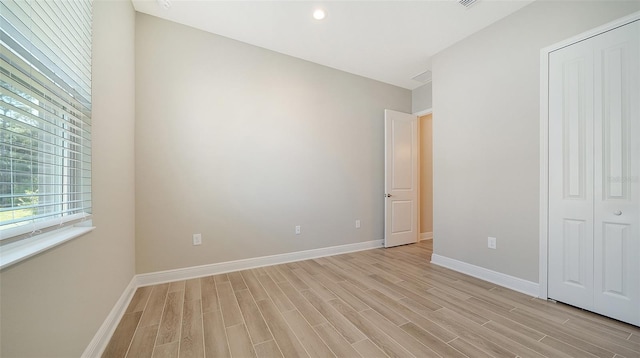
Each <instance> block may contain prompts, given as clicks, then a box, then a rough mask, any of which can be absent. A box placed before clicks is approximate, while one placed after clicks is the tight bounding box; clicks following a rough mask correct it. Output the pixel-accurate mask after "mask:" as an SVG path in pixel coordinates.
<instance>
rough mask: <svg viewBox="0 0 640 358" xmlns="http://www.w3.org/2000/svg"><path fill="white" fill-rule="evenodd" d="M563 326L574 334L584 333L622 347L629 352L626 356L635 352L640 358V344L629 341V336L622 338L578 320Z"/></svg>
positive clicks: (569, 321) (602, 328) (570, 320)
mask: <svg viewBox="0 0 640 358" xmlns="http://www.w3.org/2000/svg"><path fill="white" fill-rule="evenodd" d="M563 325H564V326H565V327H567V328H568V329H570V330H572V331H574V332H575V331H582V332H584V334H585V335H587V336H588V337H597V338H598V339H599V340H604V341H606V342H607V343H610V344H614V345H618V346H622V347H624V348H626V349H628V350H629V351H628V353H625V354H632V353H634V352H635V354H636V355H637V356H638V357H640V343H637V342H633V341H630V340H628V339H627V338H628V336H627V337H626V338H621V337H620V336H619V335H617V334H612V333H610V332H611V331H610V330H608V329H606V328H604V327H601V326H600V327H599V326H597V325H592V324H587V322H584V321H582V322H579V321H578V320H576V319H569V320H568V321H567V322H565V323H564V324H563ZM614 352H616V351H614ZM620 354H622V353H620Z"/></svg>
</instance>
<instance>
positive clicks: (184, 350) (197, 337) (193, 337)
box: [179, 280, 204, 358]
mask: <svg viewBox="0 0 640 358" xmlns="http://www.w3.org/2000/svg"><path fill="white" fill-rule="evenodd" d="M196 281H197V282H198V283H199V282H200V280H196ZM188 287H189V281H187V290H188ZM198 287H199V285H198ZM194 294H195V293H194ZM187 296H190V295H187V294H186V292H185V297H187ZM198 297H199V290H198ZM179 355H180V357H181V358H186V357H189V358H191V357H193V358H196V357H204V332H203V330H202V301H200V299H197V300H185V301H184V308H183V312H182V331H181V333H180V352H179Z"/></svg>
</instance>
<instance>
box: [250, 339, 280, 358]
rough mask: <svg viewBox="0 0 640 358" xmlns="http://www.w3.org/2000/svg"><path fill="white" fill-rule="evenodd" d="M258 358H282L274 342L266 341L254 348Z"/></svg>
mask: <svg viewBox="0 0 640 358" xmlns="http://www.w3.org/2000/svg"><path fill="white" fill-rule="evenodd" d="M254 348H255V351H256V356H258V358H278V357H281V358H282V357H284V356H283V355H282V352H281V351H280V348H278V344H277V343H276V341H266V342H262V343H260V344H256V345H255V346H254Z"/></svg>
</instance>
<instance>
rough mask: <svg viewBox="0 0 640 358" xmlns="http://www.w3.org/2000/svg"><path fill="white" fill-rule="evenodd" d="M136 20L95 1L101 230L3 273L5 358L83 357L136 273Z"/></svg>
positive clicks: (126, 8)
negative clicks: (83, 353) (134, 157)
mask: <svg viewBox="0 0 640 358" xmlns="http://www.w3.org/2000/svg"><path fill="white" fill-rule="evenodd" d="M134 20H135V15H134V11H133V6H132V5H131V2H129V1H118V2H106V1H95V2H94V10H93V21H94V30H93V74H92V77H93V128H92V133H93V204H94V206H93V213H94V217H93V223H94V225H95V226H97V229H96V230H94V231H93V232H92V233H90V234H88V235H85V236H82V237H79V238H77V239H75V240H72V241H70V242H68V243H66V244H64V245H61V246H58V247H56V248H54V249H52V250H49V251H47V252H46V253H43V254H41V255H38V256H35V257H32V258H30V259H28V260H26V261H23V262H21V263H18V264H16V265H14V266H11V267H9V268H7V269H5V270H3V271H1V272H0V301H2V302H1V311H2V314H1V315H0V326H1V327H2V336H1V337H2V339H1V340H2V348H1V351H0V356H2V357H7V358H9V357H78V356H80V355H81V354H82V352H83V351H84V350H85V348H86V347H87V345H88V344H89V342H90V341H91V339H92V338H93V336H94V334H95V333H96V331H97V330H98V328H99V327H100V325H101V324H102V322H103V321H104V319H105V317H107V315H108V314H109V312H110V311H111V309H112V308H113V306H114V304H115V303H116V301H117V300H118V299H119V298H120V295H121V294H122V292H123V291H124V289H125V287H126V286H127V285H128V284H129V282H130V281H131V278H132V277H133V275H134V274H135V271H134V270H135V263H134V258H135V246H134V245H135V242H134V233H135V230H134V226H135V225H134V219H135V217H134V207H135V202H134V199H135V197H134V184H135V183H134V161H133V154H134V145H133V129H134V108H135V104H134V87H135V85H134V78H135V77H134V30H135V27H134ZM116 24H117V26H116Z"/></svg>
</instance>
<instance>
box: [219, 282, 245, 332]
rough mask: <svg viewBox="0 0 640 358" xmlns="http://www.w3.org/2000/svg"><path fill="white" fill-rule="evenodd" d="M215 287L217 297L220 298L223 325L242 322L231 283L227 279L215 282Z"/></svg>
mask: <svg viewBox="0 0 640 358" xmlns="http://www.w3.org/2000/svg"><path fill="white" fill-rule="evenodd" d="M216 289H217V290H218V299H219V300H220V310H221V311H222V318H223V319H224V326H225V327H231V326H235V325H238V324H241V323H244V321H243V320H242V313H241V312H240V307H239V306H238V302H237V300H236V295H235V294H234V293H233V288H232V287H231V283H230V282H228V281H226V282H222V281H221V282H216Z"/></svg>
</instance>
